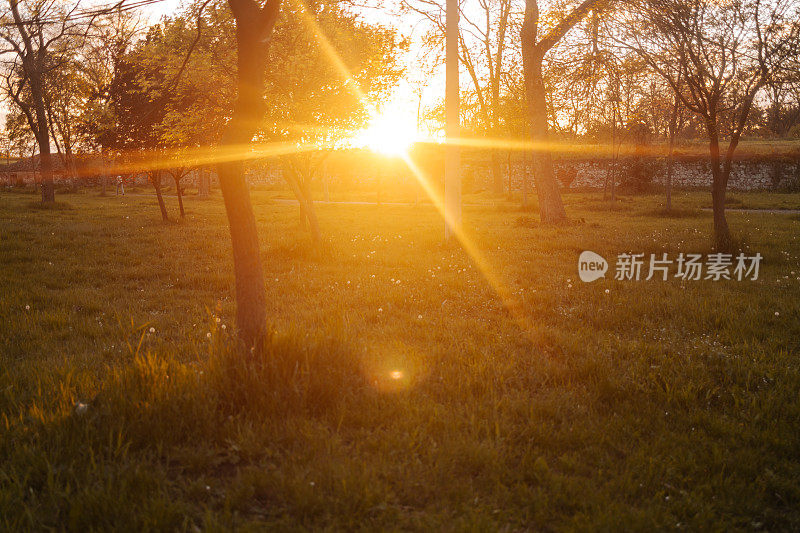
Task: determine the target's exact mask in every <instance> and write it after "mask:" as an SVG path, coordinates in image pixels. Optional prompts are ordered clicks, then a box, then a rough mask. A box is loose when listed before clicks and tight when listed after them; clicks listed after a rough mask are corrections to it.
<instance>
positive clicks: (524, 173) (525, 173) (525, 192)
mask: <svg viewBox="0 0 800 533" xmlns="http://www.w3.org/2000/svg"><path fill="white" fill-rule="evenodd" d="M528 176H529V172H528V154H527V152H523V154H522V207H523V208H525V207H528Z"/></svg>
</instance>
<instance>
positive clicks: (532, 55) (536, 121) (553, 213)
mask: <svg viewBox="0 0 800 533" xmlns="http://www.w3.org/2000/svg"><path fill="white" fill-rule="evenodd" d="M606 1H607V0H584V1H583V2H582V3H580V4H579V5H578V6H576V7H575V8H573V9H572V10H571V11H569V12H568V13H567V14H566V15H564V16H563V17H562V18H560V19H559V21H558V22H557V23H556V24H555V25H554V26H553V27H552V28H550V29H549V30H548V31H546V32H542V35H540V31H539V24H540V13H539V5H538V2H537V0H525V18H524V20H523V23H522V30H521V32H520V37H521V42H522V61H523V71H524V75H525V88H526V93H527V102H528V113H529V117H530V128H531V141H532V143H533V145H534V150H533V163H534V180H535V182H536V193H537V195H538V197H539V216H540V217H541V220H542V222H545V223H557V222H561V221H564V220H566V218H567V213H566V211H565V210H564V203H563V202H562V200H561V193H560V192H559V190H558V184H557V183H556V179H555V172H554V171H553V158H552V154H551V151H550V148H549V146H548V125H547V124H548V121H547V102H546V96H547V93H546V90H545V86H544V77H543V69H542V62H543V61H544V56H545V54H547V52H549V51H550V49H551V48H553V46H555V44H556V43H558V41H559V40H561V38H563V37H564V35H566V34H567V32H568V31H569V30H570V29H572V27H573V26H575V24H577V23H578V22H580V21H581V19H583V18H584V17H585V16H586V15H587V14H588V13H589V12H590V11H593V10H595V9H600V8H601V7H603V6H604V5H605V3H606Z"/></svg>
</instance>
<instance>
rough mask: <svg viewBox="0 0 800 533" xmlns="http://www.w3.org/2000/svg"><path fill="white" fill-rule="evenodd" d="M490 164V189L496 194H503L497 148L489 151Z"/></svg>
mask: <svg viewBox="0 0 800 533" xmlns="http://www.w3.org/2000/svg"><path fill="white" fill-rule="evenodd" d="M489 157H490V165H491V169H492V190H493V191H494V193H495V194H496V195H498V196H501V195H502V194H503V189H504V188H505V187H504V186H503V168H502V166H501V164H500V155H499V154H498V153H497V150H492V151H491V153H490V156H489Z"/></svg>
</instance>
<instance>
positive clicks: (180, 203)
mask: <svg viewBox="0 0 800 533" xmlns="http://www.w3.org/2000/svg"><path fill="white" fill-rule="evenodd" d="M172 179H173V180H175V192H176V193H177V194H178V208H179V209H180V211H181V218H186V213H185V212H184V211H183V190H181V179H180V178H178V177H177V176H172Z"/></svg>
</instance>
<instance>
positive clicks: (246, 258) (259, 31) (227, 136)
mask: <svg viewBox="0 0 800 533" xmlns="http://www.w3.org/2000/svg"><path fill="white" fill-rule="evenodd" d="M228 5H229V6H230V8H231V11H232V12H233V16H234V19H235V21H236V47H237V50H238V56H237V73H236V74H237V76H236V78H237V79H236V85H237V97H236V102H235V103H234V106H233V113H232V115H231V119H230V121H229V122H228V124H227V126H226V127H225V131H224V132H223V135H222V139H221V140H220V146H221V148H222V149H223V150H224V149H225V148H229V149H232V150H237V149H241V146H242V145H244V144H250V142H251V141H252V140H253V136H254V135H255V133H256V131H257V129H258V124H259V118H260V117H261V116H262V114H263V108H264V102H263V99H262V93H263V90H264V75H265V70H266V59H267V54H266V46H267V43H268V41H269V36H270V35H271V34H272V29H273V28H274V26H275V20H276V19H277V17H278V10H279V9H280V0H267V2H266V4H265V5H264V7H263V8H261V7H259V4H258V3H256V2H255V1H253V0H228ZM217 174H218V176H219V184H220V188H221V189H222V197H223V199H224V200H225V212H226V213H227V215H228V225H229V227H230V232H231V245H232V248H233V268H234V274H235V277H236V324H237V328H238V333H239V339H240V340H241V341H242V343H243V344H244V347H245V348H246V349H248V350H250V351H253V350H256V349H258V348H259V347H260V345H261V344H262V342H263V341H264V338H265V336H266V333H267V300H266V286H265V284H264V269H263V266H262V265H261V250H260V246H259V243H258V227H257V226H256V217H255V215H254V214H253V204H252V202H251V200H250V191H249V190H248V188H247V183H246V182H245V177H244V168H243V165H242V162H241V161H228V162H222V163H219V164H218V165H217Z"/></svg>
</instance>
